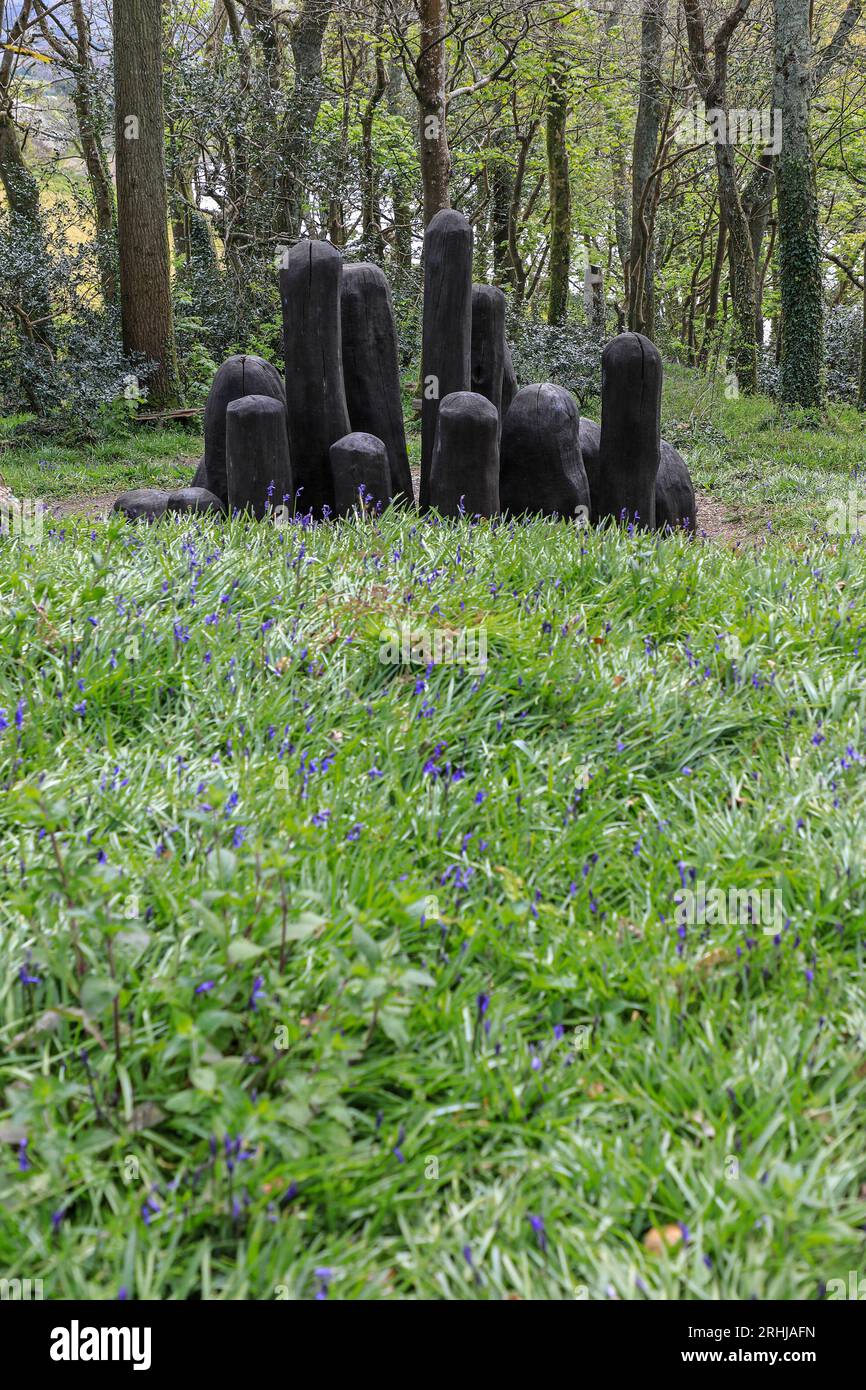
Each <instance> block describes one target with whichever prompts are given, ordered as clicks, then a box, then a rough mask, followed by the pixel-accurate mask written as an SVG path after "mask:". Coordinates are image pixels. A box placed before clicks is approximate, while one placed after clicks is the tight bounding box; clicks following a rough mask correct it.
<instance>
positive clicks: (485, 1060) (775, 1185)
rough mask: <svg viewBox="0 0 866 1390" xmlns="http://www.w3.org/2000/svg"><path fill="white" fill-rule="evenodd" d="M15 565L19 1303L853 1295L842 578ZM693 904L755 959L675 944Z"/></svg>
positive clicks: (861, 704)
mask: <svg viewBox="0 0 866 1390" xmlns="http://www.w3.org/2000/svg"><path fill="white" fill-rule="evenodd" d="M0 547H2V564H0V653H2V655H0V706H2V708H3V709H4V710H5V716H4V719H3V721H2V722H3V723H5V724H6V725H7V727H6V728H5V729H4V730H3V731H2V732H0V778H2V786H3V794H2V796H0V869H2V874H3V881H2V893H0V922H2V932H0V957H2V963H0V979H2V981H3V984H2V994H0V1042H2V1055H3V1064H2V1065H3V1091H2V1102H0V1139H2V1141H4V1142H3V1150H2V1168H0V1212H2V1215H0V1269H2V1270H3V1271H4V1272H5V1273H6V1276H7V1277H14V1276H17V1277H21V1278H24V1277H30V1278H42V1279H43V1281H44V1287H45V1296H46V1297H48V1298H64V1297H73V1298H74V1297H84V1298H114V1297H116V1296H117V1295H118V1293H119V1291H120V1290H121V1289H122V1288H123V1289H126V1290H127V1291H128V1292H129V1294H130V1296H132V1297H137V1298H186V1297H191V1298H207V1299H236V1298H255V1299H271V1298H285V1297H290V1298H295V1297H297V1298H314V1297H316V1296H317V1294H318V1295H320V1296H322V1295H326V1296H330V1297H332V1298H334V1297H338V1298H350V1299H368V1298H387V1297H433V1298H500V1297H523V1298H526V1297H530V1296H533V1297H544V1298H553V1299H559V1298H567V1299H572V1298H575V1297H577V1298H583V1297H588V1298H592V1299H596V1298H609V1297H619V1298H622V1299H631V1298H683V1299H689V1298H698V1299H717V1298H748V1297H751V1296H757V1297H758V1298H769V1297H778V1298H810V1297H815V1296H818V1295H819V1293H820V1291H821V1286H822V1285H823V1284H826V1283H827V1282H829V1280H831V1279H833V1278H841V1279H843V1280H847V1276H848V1271H849V1270H851V1269H854V1270H857V1269H859V1268H861V1267H862V1258H863V1243H864V1236H863V1223H864V1221H866V1200H864V1197H863V1195H862V1193H863V1191H864V1188H863V1184H864V1182H866V1158H864V1153H863V1145H862V1129H861V1126H862V1113H863V1103H864V1089H866V1076H864V1063H863V1043H862V1039H863V1036H864V1030H866V1012H864V1004H866V999H864V974H863V964H864V932H863V920H864V886H863V870H862V846H863V840H864V834H866V777H864V759H866V745H864V737H863V725H864V718H866V681H864V662H863V656H862V654H861V643H862V640H863V632H864V620H863V616H862V615H863V611H864V567H863V554H862V547H861V545H860V543H859V540H849V541H847V542H844V543H831V542H829V541H827V540H826V539H824V540H822V539H820V538H815V539H808V540H806V541H804V542H795V543H794V544H786V543H783V542H782V541H780V540H778V539H773V538H771V539H770V540H769V541H768V542H767V544H766V545H763V546H760V547H756V548H753V549H751V550H750V551H749V553H742V554H740V553H737V554H734V553H732V552H730V551H728V550H726V549H725V548H720V547H718V546H714V545H712V544H710V543H705V542H701V541H697V542H689V541H688V540H686V539H684V538H676V539H672V540H661V539H658V538H654V537H638V538H634V537H629V536H625V535H619V534H617V535H604V534H585V533H580V532H577V531H575V530H574V529H572V528H571V527H570V526H569V525H567V524H565V523H546V522H540V521H539V522H535V523H533V524H531V525H529V526H526V527H494V526H489V525H486V524H484V525H479V526H472V525H470V524H468V523H467V522H461V523H459V524H458V525H439V526H437V525H434V524H432V523H430V522H420V523H419V521H418V519H417V518H413V517H412V516H405V515H404V516H400V515H391V514H387V515H386V516H385V517H383V518H382V519H381V520H380V521H378V522H372V521H369V520H368V521H364V522H359V523H357V524H356V523H340V524H335V525H330V526H327V527H318V528H301V527H297V528H296V527H290V528H287V529H285V530H282V531H278V530H277V529H276V528H273V527H270V526H268V525H261V526H256V525H255V524H252V523H249V522H247V521H244V520H237V521H233V522H230V523H222V524H221V523H219V522H218V521H217V522H211V521H197V520H193V521H190V520H188V519H180V520H178V521H169V522H165V523H161V524H160V525H159V526H157V527H154V528H151V529H147V528H136V529H132V528H127V527H125V526H124V525H123V523H121V522H120V521H119V520H118V519H113V520H111V521H110V522H109V523H105V524H104V523H97V524H96V525H93V524H92V523H90V522H86V523H85V522H83V521H71V522H69V523H68V524H65V525H63V526H62V527H60V528H58V529H57V530H56V531H54V532H53V533H51V534H46V535H45V537H44V538H43V540H42V543H41V544H40V545H34V546H33V547H31V548H28V547H26V546H24V545H22V544H21V543H20V542H18V541H16V540H3V541H0ZM404 620H405V621H408V622H410V623H411V624H412V625H413V626H414V627H416V628H421V627H425V628H427V629H429V630H431V631H437V632H439V633H442V632H443V631H451V632H453V631H457V630H460V629H462V628H464V627H467V626H469V627H473V626H478V625H483V627H484V629H485V631H486V638H487V648H488V664H487V668H486V672H485V673H483V674H482V673H480V672H478V671H477V670H476V671H473V670H468V669H463V668H462V667H460V666H459V665H457V664H453V663H448V662H442V663H440V664H438V665H431V666H430V667H429V668H426V667H424V666H423V665H420V666H419V665H414V666H404V665H401V664H390V663H389V662H387V661H383V660H382V659H381V658H382V655H383V646H382V633H383V629H386V628H387V627H388V625H389V624H398V623H400V622H402V621H404ZM701 882H703V883H705V884H706V885H707V887H708V888H710V889H720V890H723V891H725V892H726V891H727V890H729V889H731V888H734V889H737V890H739V891H746V890H754V891H758V890H765V891H768V892H769V891H772V892H774V893H776V894H777V895H778V898H777V901H778V902H780V903H781V905H782V908H783V916H782V919H781V920H780V921H778V922H774V924H773V925H772V927H771V928H770V930H769V931H765V929H764V927H765V925H766V924H765V923H761V924H755V923H751V924H750V923H749V922H748V921H742V920H739V921H738V920H731V921H729V922H727V923H726V922H715V921H712V920H711V921H710V922H709V923H708V924H706V925H703V924H678V922H677V915H678V911H679V909H680V908H681V906H682V904H679V905H678V902H677V895H678V894H680V895H681V894H682V887H683V884H685V885H686V887H687V888H690V889H696V887H697V885H698V884H699V883H701ZM659 1233H664V1234H663V1235H660V1234H659ZM317 1271H318V1273H317ZM322 1271H325V1272H324V1273H323V1272H322Z"/></svg>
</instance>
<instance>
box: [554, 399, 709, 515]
mask: <svg viewBox="0 0 866 1390" xmlns="http://www.w3.org/2000/svg"><path fill="white" fill-rule="evenodd" d="M600 445H601V430H600V428H599V426H598V425H597V424H596V423H595V421H594V420H588V419H587V418H586V416H584V415H582V416H581V417H580V448H581V452H582V454H583V464H584V467H585V469H586V476H587V478H588V479H589V495H590V498H591V499H592V503H593V506H592V515H591V518H590V519H591V521H592V522H593V523H594V522H596V521H597V520H598V516H597V514H596V511H595V497H596V495H597V492H598V483H597V478H598V469H599V447H600ZM660 448H661V454H660V459H661V461H660V463H659V471H658V474H657V475H656V521H655V524H656V530H657V531H662V530H664V528H665V527H666V526H670V527H675V526H683V527H685V528H686V529H688V530H692V531H693V530H694V529H695V525H696V523H697V507H696V503H695V490H694V487H693V486H692V480H691V478H690V476H689V470H688V465H687V464H686V461H685V459H684V458H683V456H682V454H680V453H678V452H677V450H676V449H675V448H674V446H673V445H672V444H668V442H667V440H666V439H663V440H662V441H661V446H660Z"/></svg>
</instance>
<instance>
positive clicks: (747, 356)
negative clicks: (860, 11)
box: [682, 0, 758, 395]
mask: <svg viewBox="0 0 866 1390" xmlns="http://www.w3.org/2000/svg"><path fill="white" fill-rule="evenodd" d="M749 3H750V0H738V3H737V4H736V5H735V6H734V7H733V9H731V10H730V11H729V12H728V14H727V16H726V18H725V19H724V20H723V21H722V23H721V24H720V25H719V28H718V29H717V30H716V33H715V35H714V36H713V39H712V41H711V43H709V44H708V43H707V38H706V31H705V23H704V12H703V5H702V3H701V0H682V4H683V11H684V13H685V17H686V30H687V33H688V42H689V57H690V60H691V66H692V72H693V75H694V78H695V83H696V85H697V88H698V91H699V92H700V94H701V96H702V97H703V98H704V100H705V102H706V106H707V108H708V109H709V110H714V109H715V110H721V111H723V112H724V111H726V110H727V72H728V52H729V48H730V43H731V38H732V36H733V34H734V32H735V30H736V29H737V27H738V26H739V25H740V24H741V23H742V21H743V19H744V18H745V15H746V12H747V10H748V8H749ZM709 52H712V54H713V67H712V70H711V69H710V65H709V62H708V59H707V54H708V53H709ZM729 136H730V130H726V131H725V138H724V139H719V140H717V141H716V142H715V146H714V148H715V156H716V176H717V179H718V185H719V206H720V208H721V210H722V213H723V215H724V219H725V223H726V225H727V229H728V265H729V272H730V286H731V311H732V312H731V343H730V355H731V361H732V363H733V366H734V371H735V372H736V376H737V384H738V387H739V389H740V391H742V392H743V394H744V395H754V394H755V392H756V391H757V389H758V358H757V352H756V350H755V254H754V251H753V249H752V237H751V231H750V228H749V221H748V218H747V216H746V214H745V212H744V210H743V203H742V199H741V197H740V190H739V187H738V185H737V168H736V164H735V161H734V151H733V146H732V145H731V144H730V143H729Z"/></svg>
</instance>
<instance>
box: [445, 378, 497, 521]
mask: <svg viewBox="0 0 866 1390" xmlns="http://www.w3.org/2000/svg"><path fill="white" fill-rule="evenodd" d="M498 435H499V412H498V411H497V409H496V407H495V406H494V405H493V404H492V403H491V402H490V401H488V400H487V398H486V397H485V396H479V395H478V394H477V393H476V392H475V391H452V392H451V394H450V395H448V396H446V397H445V399H444V400H443V401H442V403H441V405H440V406H439V419H438V423H437V429H436V444H435V447H434V450H433V460H432V464H431V468H430V506H431V507H435V508H436V510H437V511H438V512H439V513H440V514H441V515H442V516H451V517H455V516H462V515H465V516H495V515H496V513H497V512H498V511H499V447H498Z"/></svg>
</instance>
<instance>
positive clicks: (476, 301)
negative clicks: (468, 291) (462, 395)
mask: <svg viewBox="0 0 866 1390" xmlns="http://www.w3.org/2000/svg"><path fill="white" fill-rule="evenodd" d="M504 371H505V295H504V294H503V293H502V290H500V289H499V288H498V287H497V286H496V285H473V286H472V363H471V379H472V390H473V391H477V392H478V394H479V396H486V397H487V399H488V400H489V401H490V402H491V403H492V404H493V405H495V407H496V410H497V413H498V415H499V428H500V433H501V431H502V378H503V375H504Z"/></svg>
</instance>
